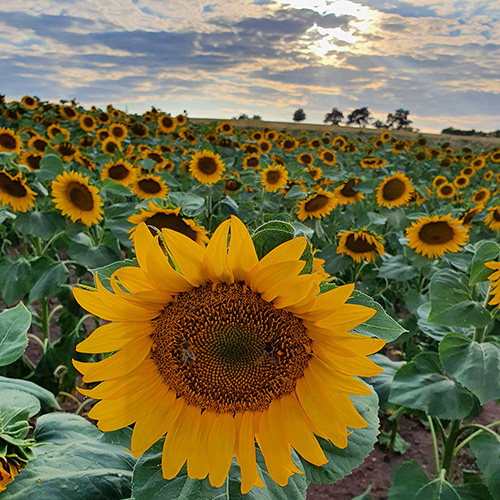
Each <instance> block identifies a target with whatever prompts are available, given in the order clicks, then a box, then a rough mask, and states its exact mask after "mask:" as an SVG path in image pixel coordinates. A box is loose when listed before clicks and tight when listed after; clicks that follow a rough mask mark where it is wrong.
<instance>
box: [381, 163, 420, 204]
mask: <svg viewBox="0 0 500 500" xmlns="http://www.w3.org/2000/svg"><path fill="white" fill-rule="evenodd" d="M410 183H411V179H409V178H408V177H407V176H406V175H405V174H403V173H401V172H396V173H395V174H394V175H391V176H390V177H386V178H385V179H384V180H383V181H382V182H381V183H380V184H379V186H378V187H377V203H378V205H379V206H381V207H389V208H392V207H400V206H401V205H404V204H405V203H407V202H408V201H409V199H410V198H411V195H412V193H413V191H414V189H413V187H412V185H411V184H410Z"/></svg>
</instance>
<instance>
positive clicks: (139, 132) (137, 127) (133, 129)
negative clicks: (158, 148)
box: [130, 123, 149, 139]
mask: <svg viewBox="0 0 500 500" xmlns="http://www.w3.org/2000/svg"><path fill="white" fill-rule="evenodd" d="M130 133H131V134H132V135H133V136H134V137H137V138H138V139H144V138H146V137H147V136H148V135H149V129H148V127H146V125H144V124H143V123H133V124H132V125H131V126H130Z"/></svg>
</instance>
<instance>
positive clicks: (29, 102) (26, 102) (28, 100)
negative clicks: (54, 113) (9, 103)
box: [21, 95, 38, 111]
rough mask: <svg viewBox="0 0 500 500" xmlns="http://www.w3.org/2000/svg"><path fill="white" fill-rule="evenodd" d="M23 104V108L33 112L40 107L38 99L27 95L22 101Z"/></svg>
mask: <svg viewBox="0 0 500 500" xmlns="http://www.w3.org/2000/svg"><path fill="white" fill-rule="evenodd" d="M21 104H22V106H23V108H26V109H29V110H31V111H32V110H34V109H36V108H37V107H38V103H37V101H36V99H35V98H34V97H31V96H29V95H25V96H24V97H23V98H22V99H21Z"/></svg>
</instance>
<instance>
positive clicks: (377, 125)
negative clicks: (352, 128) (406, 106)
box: [373, 120, 388, 128]
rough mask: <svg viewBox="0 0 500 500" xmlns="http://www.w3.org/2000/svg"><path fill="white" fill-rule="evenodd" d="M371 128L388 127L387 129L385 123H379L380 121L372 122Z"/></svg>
mask: <svg viewBox="0 0 500 500" xmlns="http://www.w3.org/2000/svg"><path fill="white" fill-rule="evenodd" d="M373 126H374V127H375V128H388V127H387V123H384V122H383V121H381V120H377V121H374V122H373Z"/></svg>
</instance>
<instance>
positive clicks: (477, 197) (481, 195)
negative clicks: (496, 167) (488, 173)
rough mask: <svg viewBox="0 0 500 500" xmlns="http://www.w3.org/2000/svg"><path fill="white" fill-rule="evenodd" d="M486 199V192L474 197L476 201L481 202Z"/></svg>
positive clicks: (480, 192)
mask: <svg viewBox="0 0 500 500" xmlns="http://www.w3.org/2000/svg"><path fill="white" fill-rule="evenodd" d="M485 197H486V191H479V193H477V194H476V195H475V196H474V200H475V201H481V200H484V198H485Z"/></svg>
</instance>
